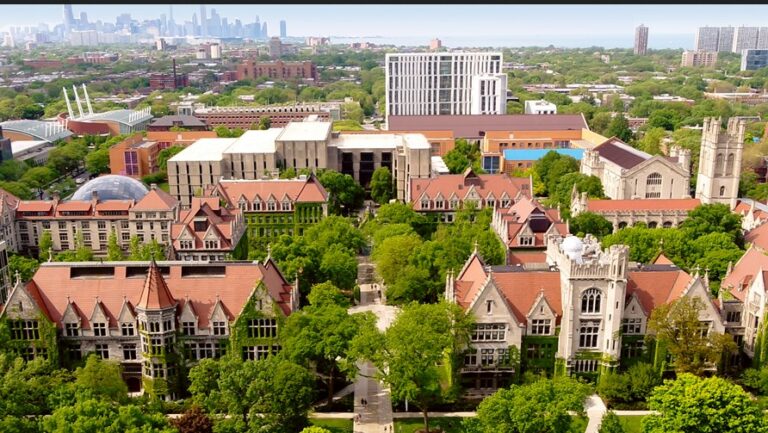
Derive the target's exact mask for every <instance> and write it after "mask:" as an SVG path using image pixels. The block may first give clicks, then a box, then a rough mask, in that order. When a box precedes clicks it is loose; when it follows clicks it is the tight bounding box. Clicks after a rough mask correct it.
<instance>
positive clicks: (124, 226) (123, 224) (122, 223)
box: [120, 221, 128, 230]
mask: <svg viewBox="0 0 768 433" xmlns="http://www.w3.org/2000/svg"><path fill="white" fill-rule="evenodd" d="M120 228H121V229H123V230H128V221H120Z"/></svg>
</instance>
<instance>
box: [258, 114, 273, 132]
mask: <svg viewBox="0 0 768 433" xmlns="http://www.w3.org/2000/svg"><path fill="white" fill-rule="evenodd" d="M271 127H272V118H271V117H269V116H262V117H260V118H259V129H260V130H262V131H264V130H267V129H269V128H271Z"/></svg>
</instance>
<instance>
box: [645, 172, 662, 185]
mask: <svg viewBox="0 0 768 433" xmlns="http://www.w3.org/2000/svg"><path fill="white" fill-rule="evenodd" d="M645 184H646V185H661V175H660V174H659V173H656V172H654V173H651V174H649V175H648V178H646V180H645Z"/></svg>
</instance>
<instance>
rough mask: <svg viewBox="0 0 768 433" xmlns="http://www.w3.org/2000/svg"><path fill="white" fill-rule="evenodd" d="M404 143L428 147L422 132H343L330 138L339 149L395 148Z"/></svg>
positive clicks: (415, 146) (412, 147)
mask: <svg viewBox="0 0 768 433" xmlns="http://www.w3.org/2000/svg"><path fill="white" fill-rule="evenodd" d="M403 145H406V146H408V147H409V148H411V149H418V148H429V147H430V145H429V142H428V141H427V139H426V138H425V137H424V135H422V134H395V133H390V134H345V133H341V134H339V136H338V137H334V138H333V139H332V140H331V146H336V147H337V148H339V149H395V148H396V147H397V146H403Z"/></svg>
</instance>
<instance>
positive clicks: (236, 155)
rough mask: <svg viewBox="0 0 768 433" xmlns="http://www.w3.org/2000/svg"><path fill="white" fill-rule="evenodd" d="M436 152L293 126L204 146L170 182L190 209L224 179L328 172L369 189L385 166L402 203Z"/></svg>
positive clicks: (190, 152) (188, 155)
mask: <svg viewBox="0 0 768 433" xmlns="http://www.w3.org/2000/svg"><path fill="white" fill-rule="evenodd" d="M431 149H432V146H431V145H430V143H429V141H427V139H426V138H425V137H424V136H423V135H421V134H402V133H401V134H382V133H374V134H364V133H354V134H344V133H333V134H332V133H331V124H330V122H317V121H311V122H291V123H289V124H288V125H287V126H285V127H284V128H270V129H268V130H260V131H246V133H245V134H243V135H242V136H241V137H240V138H217V139H205V140H200V141H198V142H196V143H195V144H193V145H191V146H189V147H188V148H187V149H185V150H183V151H182V152H180V153H179V154H177V155H175V156H174V157H173V158H171V159H170V160H169V161H168V182H169V184H170V189H171V194H172V195H173V196H174V197H177V199H178V200H179V201H180V202H181V203H182V205H183V206H189V203H190V202H191V197H192V196H193V195H195V191H200V192H202V191H204V190H205V188H207V187H208V186H210V185H214V184H216V183H217V182H218V181H219V180H220V179H251V180H255V179H263V178H275V177H277V176H278V174H279V172H280V171H281V170H284V169H286V168H293V169H295V170H297V171H298V170H301V169H309V170H311V171H313V172H315V171H317V169H320V168H329V169H333V170H337V171H339V172H341V173H344V174H349V175H350V176H352V177H353V178H354V179H355V180H356V181H358V182H359V183H360V184H361V185H363V186H364V187H368V183H369V182H370V179H371V176H372V175H373V171H374V170H376V169H377V168H379V167H382V166H386V167H388V168H389V169H390V170H391V172H392V175H393V177H394V179H395V182H396V185H397V191H398V198H399V199H401V200H402V199H405V197H407V190H408V181H409V179H411V178H414V177H416V178H418V177H428V176H429V173H430V157H431Z"/></svg>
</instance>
